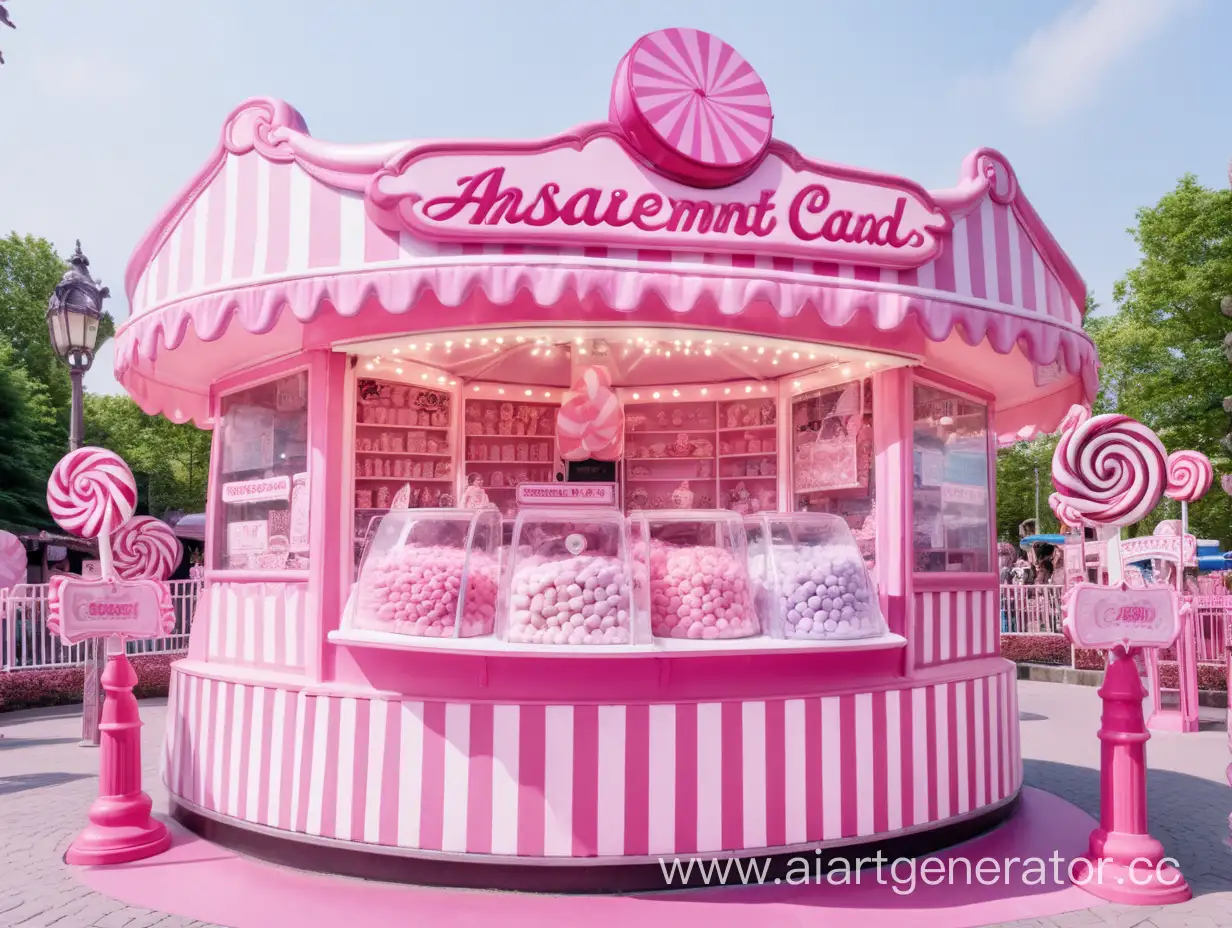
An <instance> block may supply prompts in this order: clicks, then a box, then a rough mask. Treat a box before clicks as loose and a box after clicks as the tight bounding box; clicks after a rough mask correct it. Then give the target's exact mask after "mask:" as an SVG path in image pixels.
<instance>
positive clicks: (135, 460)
mask: <svg viewBox="0 0 1232 928" xmlns="http://www.w3.org/2000/svg"><path fill="white" fill-rule="evenodd" d="M86 441H87V442H88V443H89V444H92V445H97V446H99V447H101V448H109V449H110V450H112V451H114V452H115V453H116V454H118V455H120V457H122V458H124V460H125V461H127V462H128V466H129V467H130V468H132V470H133V473H134V474H135V475H137V477H138V478H139V479H140V478H145V481H146V482H147V483H148V499H147V504H148V507H149V511H150V514H151V515H155V516H161V515H162V514H163V513H164V512H166V511H167V510H168V509H183V510H184V511H186V512H200V511H201V510H202V509H203V508H204V506H205V491H206V481H207V479H208V477H209V468H210V433H209V432H203V431H201V430H200V429H198V428H195V427H194V426H192V425H190V424H187V423H186V424H184V425H176V424H175V423H173V422H171V421H169V420H167V419H165V418H164V417H162V416H149V415H146V414H145V413H144V412H142V411H141V408H140V407H139V406H138V405H137V404H136V403H134V402H133V401H132V400H131V399H129V398H128V397H127V396H96V395H93V394H88V395H87V396H86Z"/></svg>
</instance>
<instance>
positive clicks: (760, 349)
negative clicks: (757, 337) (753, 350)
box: [757, 348, 766, 354]
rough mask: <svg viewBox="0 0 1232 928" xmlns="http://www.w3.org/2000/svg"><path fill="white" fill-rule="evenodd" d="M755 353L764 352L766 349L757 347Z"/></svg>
mask: <svg viewBox="0 0 1232 928" xmlns="http://www.w3.org/2000/svg"><path fill="white" fill-rule="evenodd" d="M757 353H758V354H765V353H766V349H765V348H758V349H757Z"/></svg>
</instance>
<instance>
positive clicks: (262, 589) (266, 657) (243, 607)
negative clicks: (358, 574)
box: [194, 580, 308, 672]
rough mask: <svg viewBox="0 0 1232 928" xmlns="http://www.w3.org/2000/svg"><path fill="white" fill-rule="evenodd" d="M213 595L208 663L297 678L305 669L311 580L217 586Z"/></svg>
mask: <svg viewBox="0 0 1232 928" xmlns="http://www.w3.org/2000/svg"><path fill="white" fill-rule="evenodd" d="M207 595H208V600H207V603H208V605H207V612H206V614H205V617H206V619H207V621H208V625H207V626H206V629H205V634H206V654H205V657H206V660H207V661H210V662H212V663H222V664H239V665H243V666H249V667H266V668H270V669H274V670H283V671H292V672H295V671H302V670H303V669H304V661H305V636H306V633H305V623H306V622H307V618H308V609H307V606H308V583H307V581H306V580H303V581H295V582H285V583H284V582H278V583H265V582H260V583H244V582H225V583H218V582H212V583H210V584H209V587H208V590H207ZM199 622H200V620H199V619H198V623H199ZM198 623H194V632H195V631H196V625H197V624H198ZM200 624H203V625H204V624H206V623H200Z"/></svg>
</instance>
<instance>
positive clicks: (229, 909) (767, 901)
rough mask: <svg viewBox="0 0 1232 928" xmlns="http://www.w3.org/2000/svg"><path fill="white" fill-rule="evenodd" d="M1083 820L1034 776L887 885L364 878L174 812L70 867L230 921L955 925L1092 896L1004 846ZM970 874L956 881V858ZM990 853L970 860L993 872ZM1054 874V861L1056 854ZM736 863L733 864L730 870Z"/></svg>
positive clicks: (1063, 906)
mask: <svg viewBox="0 0 1232 928" xmlns="http://www.w3.org/2000/svg"><path fill="white" fill-rule="evenodd" d="M1094 827H1095V822H1094V820H1093V819H1091V817H1090V816H1088V815H1087V814H1086V813H1085V812H1083V811H1082V810H1080V809H1078V808H1076V807H1074V806H1073V805H1071V804H1069V803H1067V802H1065V800H1063V799H1060V798H1058V797H1057V796H1054V795H1052V794H1051V793H1045V792H1042V791H1040V790H1035V789H1031V788H1026V789H1024V790H1023V796H1022V803H1021V805H1020V806H1019V811H1018V813H1017V814H1016V815H1014V817H1013V818H1011V819H1010V820H1009V821H1008V822H1006V823H1005V824H1003V825H1001V826H1000V827H998V828H996V829H994V830H993V831H991V832H989V833H988V834H986V835H983V836H981V837H979V838H976V839H975V840H973V841H969V842H966V843H965V844H961V845H958V846H956V847H953V848H950V849H949V850H947V851H945V852H943V853H941V854H939V855H937V856H938V858H939V859H940V860H942V861H945V868H944V871H940V865H939V864H934V865H931V868H932V869H930V870H929V871H919V870H918V871H917V872H918V873H922V872H931V873H936V872H950V873H952V874H953V875H954V876H955V877H956V882H954V883H947V882H941V883H938V884H937V885H923V883H922V882H921V880H919V879H917V885H916V887H915V889H914V891H912V892H907V891H905V890H906V888H907V885H908V882H907V880H908V873H909V870H908V867H907V865H906V864H901V865H899V870H898V873H899V874H900V881H899V882H898V883H897V885H896V884H895V882H894V878H893V876H892V874H891V872H890V871H889V868H887V870H886V871H885V872H884V874H883V877H882V882H881V883H880V884H879V883H878V879H877V874H876V872H875V871H869V870H865V871H863V872H862V873H861V874H860V879H859V882H858V883H857V882H856V880H855V877H854V876H853V877H852V878H851V881H850V882H849V883H848V884H847V885H837V886H836V885H829V884H828V883H827V882H825V881H824V875H823V881H822V882H821V883H820V884H819V883H816V882H813V883H810V884H802V885H787V884H786V883H781V884H778V885H774V884H768V885H762V886H731V885H730V883H731V882H732V880H729V885H728V886H727V887H726V888H721V889H702V890H688V891H678V892H675V893H670V892H663V893H650V894H641V895H629V896H548V895H525V894H517V893H497V892H476V891H468V890H450V889H428V888H419V887H413V886H402V885H391V884H384V883H369V882H364V881H362V880H352V879H345V878H341V877H333V876H325V875H320V874H311V873H304V872H301V871H296V870H288V869H284V868H281V867H276V866H273V865H270V864H266V863H262V862H260V861H255V860H251V859H249V858H245V857H241V856H239V855H237V854H236V853H234V852H232V851H229V850H226V849H224V848H221V847H219V846H217V845H214V844H210V843H209V842H206V841H204V840H202V839H200V838H198V837H196V836H195V835H191V834H189V833H187V832H185V831H184V830H183V829H180V828H178V827H177V826H173V829H174V834H175V840H174V842H173V844H172V847H171V849H170V850H169V851H167V852H166V853H164V854H162V855H160V856H158V857H154V858H151V859H149V860H144V861H139V862H136V863H132V864H122V865H120V866H116V867H111V868H96V867H86V868H81V869H80V870H79V871H78V873H77V876H78V879H80V880H81V882H82V883H84V884H85V885H87V886H89V887H90V888H91V889H93V890H95V891H97V892H100V893H103V894H105V895H108V896H112V897H114V898H116V899H119V900H121V901H123V902H126V903H129V904H130V905H140V906H143V907H145V908H149V909H155V910H158V911H161V912H169V913H172V914H175V915H180V916H184V917H186V918H193V919H200V920H201V921H206V922H214V923H216V924H220V925H228V926H231V928H268V926H269V925H284V924H285V925H295V926H296V928H337V926H338V925H346V924H351V925H363V926H365V928H381V926H385V925H390V926H393V925H397V926H404V925H406V924H407V923H408V922H407V919H408V917H409V914H410V913H414V917H413V921H414V922H415V924H421V925H431V926H433V928H436V926H454V925H458V926H472V925H474V926H481V928H491V926H492V925H500V926H502V928H543V926H544V925H557V924H559V925H583V924H584V925H586V926H587V928H627V926H628V925H630V924H634V923H636V924H638V925H639V926H641V928H659V926H664V928H667V926H677V925H680V924H682V920H684V921H683V923H684V924H705V925H707V928H745V926H749V928H753V926H757V925H765V924H791V925H800V926H805V928H807V926H813V925H816V926H818V928H821V926H823V925H824V926H825V928H902V926H903V925H911V926H913V928H963V926H982V925H990V924H996V923H998V922H1004V921H1013V920H1015V919H1023V918H1041V917H1045V916H1049V915H1058V914H1061V913H1063V912H1072V911H1075V910H1078V909H1085V908H1089V907H1091V906H1093V905H1098V904H1099V900H1098V899H1096V898H1095V897H1094V896H1091V895H1089V894H1088V893H1086V892H1084V891H1082V890H1080V889H1077V888H1075V887H1073V886H1071V885H1068V884H1067V883H1065V882H1053V870H1054V867H1053V864H1051V863H1047V864H1046V867H1047V869H1046V875H1045V882H1043V883H1042V884H1041V885H1031V884H1032V883H1033V881H1034V877H1033V876H1026V877H1025V878H1024V871H1023V869H1022V864H1021V863H1018V864H1014V865H1011V866H1012V867H1013V869H1012V871H1011V876H1010V879H1009V881H1008V882H1007V881H1006V879H1005V876H1004V873H1005V867H1006V866H1007V865H1006V864H1003V863H1001V862H1002V861H1007V860H1010V859H1019V860H1026V859H1027V858H1039V859H1041V860H1043V861H1045V862H1047V861H1048V860H1049V859H1050V858H1052V857H1053V855H1054V854H1055V855H1057V856H1058V857H1059V858H1061V859H1062V860H1064V861H1068V860H1070V859H1071V858H1073V857H1075V856H1077V855H1078V854H1081V853H1082V852H1084V851H1085V850H1086V846H1087V838H1088V836H1089V835H1090V833H1091V829H1092V828H1094ZM981 859H990V860H994V861H997V862H998V866H999V868H1000V869H999V870H998V871H997V872H998V873H999V874H1001V876H999V877H996V878H995V884H994V885H980V883H979V881H978V880H977V878H976V876H975V874H976V873H977V870H976V863H977V862H978V861H980V860H981ZM967 862H969V864H970V871H971V873H972V874H973V876H972V878H971V882H970V885H968V882H967V872H968V863H967ZM989 866H990V865H985V869H984V870H982V871H978V872H980V873H983V874H984V875H985V881H984V882H985V884H987V883H992V882H993V879H994V878H990V877H989V874H990V873H991V871H990V870H989V869H988V867H989ZM1059 869H1060V877H1061V880H1062V881H1064V879H1065V872H1066V870H1065V865H1064V864H1062V865H1061V866H1060V868H1059ZM735 872H736V870H735V867H734V866H733V867H732V869H731V873H732V875H733V879H734V874H735Z"/></svg>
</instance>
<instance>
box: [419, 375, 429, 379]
mask: <svg viewBox="0 0 1232 928" xmlns="http://www.w3.org/2000/svg"><path fill="white" fill-rule="evenodd" d="M419 376H420V377H421V378H423V379H424V380H427V379H428V375H427V374H420V375H419Z"/></svg>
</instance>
